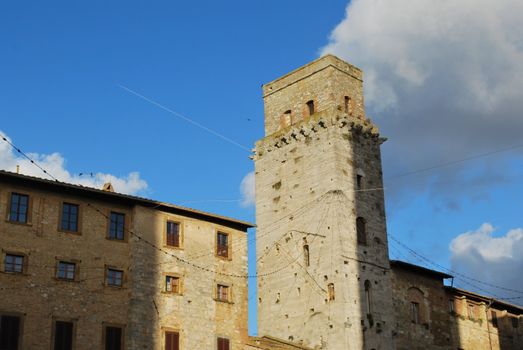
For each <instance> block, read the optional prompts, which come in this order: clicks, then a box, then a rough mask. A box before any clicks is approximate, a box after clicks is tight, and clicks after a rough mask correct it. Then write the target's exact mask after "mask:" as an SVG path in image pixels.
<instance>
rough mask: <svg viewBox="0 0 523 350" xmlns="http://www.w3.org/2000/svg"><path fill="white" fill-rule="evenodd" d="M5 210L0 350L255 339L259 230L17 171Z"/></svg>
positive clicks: (233, 343) (2, 196)
mask: <svg viewBox="0 0 523 350" xmlns="http://www.w3.org/2000/svg"><path fill="white" fill-rule="evenodd" d="M0 212H1V215H2V216H4V218H5V220H2V221H0V232H1V234H0V247H1V250H2V262H3V265H2V273H0V317H1V319H0V322H1V323H0V349H8V350H11V349H46V350H47V349H56V350H60V349H64V350H65V349H75V350H82V349H85V350H87V349H123V348H127V349H169V350H174V349H200V348H201V349H215V348H218V347H219V346H221V348H220V349H240V348H243V344H245V343H246V342H247V340H248V334H247V300H248V295H247V279H246V278H245V277H244V276H246V274H247V237H246V230H247V228H249V227H251V226H252V225H250V224H249V223H245V222H241V221H237V220H233V219H229V218H225V217H221V216H217V215H212V214H208V213H203V212H198V211H194V210H190V209H186V208H182V207H178V206H173V205H169V204H165V203H160V202H155V201H150V200H146V199H142V198H137V197H131V196H125V195H120V194H116V193H111V192H107V191H101V190H95V189H90V188H85V187H81V186H73V185H67V184H62V183H56V182H52V181H46V180H41V179H36V178H31V177H27V176H22V175H17V174H12V173H7V172H0ZM189 261H190V264H189V263H186V262H189ZM195 266H196V267H195ZM238 276H239V277H238Z"/></svg>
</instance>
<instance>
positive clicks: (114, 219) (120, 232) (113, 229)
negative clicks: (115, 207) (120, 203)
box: [109, 211, 125, 241]
mask: <svg viewBox="0 0 523 350" xmlns="http://www.w3.org/2000/svg"><path fill="white" fill-rule="evenodd" d="M124 229H125V214H122V213H116V212H114V211H112V212H111V220H110V223H109V239H115V240H118V241H123V240H124V237H125V234H124Z"/></svg>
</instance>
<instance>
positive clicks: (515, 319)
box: [511, 316, 519, 328]
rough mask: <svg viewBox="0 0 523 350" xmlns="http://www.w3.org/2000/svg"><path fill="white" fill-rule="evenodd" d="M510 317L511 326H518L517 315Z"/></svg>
mask: <svg viewBox="0 0 523 350" xmlns="http://www.w3.org/2000/svg"><path fill="white" fill-rule="evenodd" d="M511 319H512V327H514V328H518V327H519V319H518V318H517V316H512V317H511Z"/></svg>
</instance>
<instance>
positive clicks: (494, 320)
mask: <svg viewBox="0 0 523 350" xmlns="http://www.w3.org/2000/svg"><path fill="white" fill-rule="evenodd" d="M490 320H491V322H492V326H493V327H495V328H498V315H497V314H496V311H495V310H490Z"/></svg>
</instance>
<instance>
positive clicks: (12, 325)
mask: <svg viewBox="0 0 523 350" xmlns="http://www.w3.org/2000/svg"><path fill="white" fill-rule="evenodd" d="M20 325H21V319H20V317H18V316H12V315H1V316H0V349H6V350H18V347H19V344H20V328H21V327H20Z"/></svg>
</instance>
